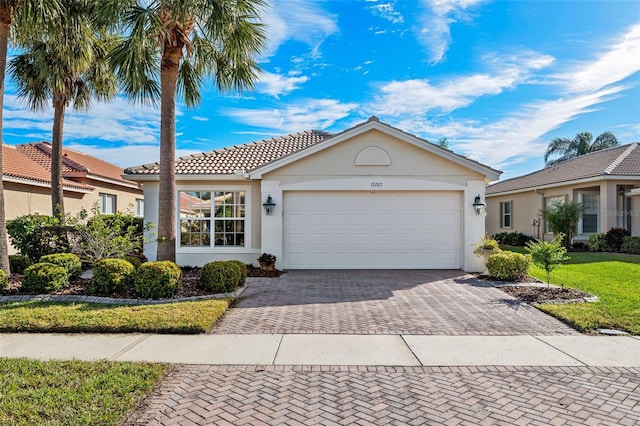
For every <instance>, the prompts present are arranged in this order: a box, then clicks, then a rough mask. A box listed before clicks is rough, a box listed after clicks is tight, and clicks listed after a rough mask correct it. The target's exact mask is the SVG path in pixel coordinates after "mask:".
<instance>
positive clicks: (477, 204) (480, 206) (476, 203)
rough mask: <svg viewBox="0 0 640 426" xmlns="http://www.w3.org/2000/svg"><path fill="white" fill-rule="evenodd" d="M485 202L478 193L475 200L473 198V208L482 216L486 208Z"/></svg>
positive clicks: (477, 214)
mask: <svg viewBox="0 0 640 426" xmlns="http://www.w3.org/2000/svg"><path fill="white" fill-rule="evenodd" d="M484 207H485V204H484V202H483V201H482V198H480V194H478V195H476V198H475V200H473V210H475V212H476V216H480V215H481V214H482V211H483V210H484Z"/></svg>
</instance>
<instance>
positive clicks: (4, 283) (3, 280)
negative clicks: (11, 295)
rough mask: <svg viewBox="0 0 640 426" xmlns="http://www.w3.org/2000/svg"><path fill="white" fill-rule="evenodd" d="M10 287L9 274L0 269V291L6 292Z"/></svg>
mask: <svg viewBox="0 0 640 426" xmlns="http://www.w3.org/2000/svg"><path fill="white" fill-rule="evenodd" d="M8 286H9V279H8V278H7V274H5V273H4V270H2V269H0V290H4V289H5V288H7V287H8Z"/></svg>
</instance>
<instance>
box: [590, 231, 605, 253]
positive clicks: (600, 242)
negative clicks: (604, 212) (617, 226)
mask: <svg viewBox="0 0 640 426" xmlns="http://www.w3.org/2000/svg"><path fill="white" fill-rule="evenodd" d="M588 244H589V250H590V251H607V240H606V235H605V234H603V233H602V232H597V233H595V234H591V235H589V240H588Z"/></svg>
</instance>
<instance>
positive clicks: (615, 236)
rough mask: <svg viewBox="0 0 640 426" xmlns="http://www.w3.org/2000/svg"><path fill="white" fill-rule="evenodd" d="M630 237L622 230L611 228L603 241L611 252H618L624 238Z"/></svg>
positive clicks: (629, 233)
mask: <svg viewBox="0 0 640 426" xmlns="http://www.w3.org/2000/svg"><path fill="white" fill-rule="evenodd" d="M630 235H631V232H629V231H627V230H626V229H624V228H611V229H609V230H608V231H607V233H606V235H605V237H604V238H605V241H606V242H607V248H608V249H609V250H611V251H620V249H621V248H622V243H623V242H624V237H628V236H630Z"/></svg>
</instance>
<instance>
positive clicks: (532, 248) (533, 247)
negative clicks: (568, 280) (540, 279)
mask: <svg viewBox="0 0 640 426" xmlns="http://www.w3.org/2000/svg"><path fill="white" fill-rule="evenodd" d="M563 239H564V234H562V233H560V234H558V235H556V236H555V237H553V240H552V241H536V242H533V241H530V242H528V243H527V251H528V252H529V254H530V255H531V259H532V260H533V263H535V264H536V266H539V267H540V268H542V269H543V270H544V271H545V272H546V273H547V285H549V282H550V281H551V272H552V271H553V270H554V269H557V268H559V267H560V265H561V263H562V261H563V260H569V257H567V256H566V254H567V249H566V248H565V247H564V246H563V245H562V241H563ZM561 286H562V287H563V288H564V284H561Z"/></svg>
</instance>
